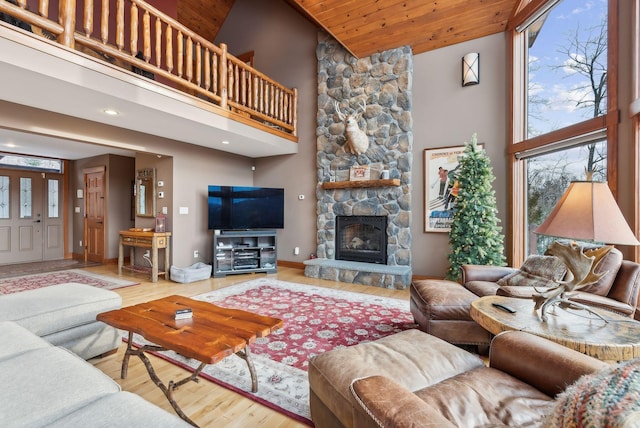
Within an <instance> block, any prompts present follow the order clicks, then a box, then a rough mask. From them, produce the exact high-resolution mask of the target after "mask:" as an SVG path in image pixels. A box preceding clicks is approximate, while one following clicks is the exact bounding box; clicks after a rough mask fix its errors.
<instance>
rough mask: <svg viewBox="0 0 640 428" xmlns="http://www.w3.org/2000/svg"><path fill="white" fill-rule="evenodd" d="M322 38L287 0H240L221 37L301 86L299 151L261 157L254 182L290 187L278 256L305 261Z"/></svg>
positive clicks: (311, 229)
mask: <svg viewBox="0 0 640 428" xmlns="http://www.w3.org/2000/svg"><path fill="white" fill-rule="evenodd" d="M316 38H317V30H316V28H315V27H314V26H313V25H311V23H310V22H309V21H308V20H306V19H305V18H303V17H302V16H301V15H300V14H299V13H297V12H296V11H294V10H293V9H292V8H291V7H290V6H288V5H287V4H286V3H285V2H284V1H282V0H261V1H259V2H258V1H252V0H237V1H236V2H235V4H234V6H233V9H232V10H231V12H230V14H229V16H228V17H227V20H226V21H225V23H224V26H223V27H222V29H221V31H220V33H219V34H218V37H217V39H216V42H215V43H216V44H219V43H226V44H227V46H228V48H229V51H230V52H231V53H232V54H236V55H239V54H242V53H244V52H248V51H254V54H255V56H254V67H255V68H257V69H258V70H260V71H261V72H263V73H265V74H266V75H267V76H269V77H271V78H273V79H275V80H276V81H278V82H280V83H281V84H283V85H285V86H288V87H290V88H297V89H298V141H299V142H298V146H299V147H298V153H297V154H295V155H286V156H274V157H269V158H260V159H255V160H254V161H253V165H255V167H256V170H255V173H254V179H253V182H254V185H256V186H264V187H284V188H285V218H284V223H285V228H284V229H283V230H280V231H278V260H287V261H293V262H300V263H301V262H302V261H303V260H306V259H308V258H309V254H311V253H315V251H316V200H315V186H316V182H317V180H316V177H315V171H316V161H315V154H316V137H315V130H316V121H315V117H316V110H317V108H316V99H317V90H316V80H317V72H316V58H315V49H316ZM300 195H302V196H303V197H304V199H302V200H301V199H299V198H298V197H299V196H300ZM295 247H299V248H300V254H299V255H297V256H296V255H294V254H293V249H294V248H295Z"/></svg>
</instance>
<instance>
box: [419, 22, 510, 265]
mask: <svg viewBox="0 0 640 428" xmlns="http://www.w3.org/2000/svg"><path fill="white" fill-rule="evenodd" d="M506 41H507V39H506V36H505V35H504V34H497V35H493V36H489V37H484V38H482V39H478V40H473V41H470V42H465V43H460V44H457V45H453V46H449V47H446V48H442V49H437V50H434V51H431V52H426V53H423V54H420V55H415V56H414V58H413V70H414V74H413V132H414V136H413V150H414V153H413V155H414V168H413V179H412V182H413V189H412V192H413V195H412V196H413V199H412V200H413V213H412V220H413V224H412V231H411V232H412V236H413V245H412V249H413V258H412V268H413V274H414V275H427V276H437V277H442V276H444V275H445V273H446V271H447V269H448V267H449V261H448V259H447V257H448V254H449V236H448V234H447V233H441V232H429V233H425V232H424V215H425V208H424V203H425V201H424V178H423V176H424V149H426V148H436V147H447V146H460V145H463V144H464V142H467V141H470V140H471V136H472V135H473V134H474V133H477V134H478V142H479V143H484V147H485V150H486V151H487V154H488V155H489V157H490V159H491V165H492V166H493V172H494V175H495V176H496V177H497V180H496V181H494V183H493V185H494V186H493V187H494V189H495V192H496V201H497V205H498V215H499V218H500V220H501V226H502V227H503V232H506V226H507V218H508V217H507V213H506V209H507V181H506V177H507V162H506V156H505V147H506V142H507V131H506V130H507V123H508V122H507V119H508V118H507V114H508V108H507V107H508V104H507V85H506V49H507V43H506ZM469 52H479V53H480V84H478V85H475V86H467V87H462V84H461V74H462V65H461V62H462V57H463V56H464V54H466V53H469Z"/></svg>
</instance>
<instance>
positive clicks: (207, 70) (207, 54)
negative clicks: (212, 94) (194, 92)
mask: <svg viewBox="0 0 640 428" xmlns="http://www.w3.org/2000/svg"><path fill="white" fill-rule="evenodd" d="M204 88H205V89H206V90H207V91H208V90H209V89H210V88H211V51H210V50H209V49H206V48H205V51H204Z"/></svg>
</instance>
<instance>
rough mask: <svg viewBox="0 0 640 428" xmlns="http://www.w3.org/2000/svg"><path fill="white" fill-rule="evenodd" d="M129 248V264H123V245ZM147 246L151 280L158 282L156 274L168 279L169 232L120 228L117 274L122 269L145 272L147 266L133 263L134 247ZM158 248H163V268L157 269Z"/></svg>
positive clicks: (120, 272)
mask: <svg viewBox="0 0 640 428" xmlns="http://www.w3.org/2000/svg"><path fill="white" fill-rule="evenodd" d="M125 245H126V246H128V247H130V249H129V265H128V266H124V247H125ZM136 247H138V248H149V249H150V250H151V282H158V275H164V277H165V278H166V279H169V253H170V252H171V232H162V233H160V232H144V231H142V232H141V231H132V230H121V231H120V244H119V246H118V275H120V274H122V269H123V268H124V269H128V270H131V271H134V272H147V271H148V270H149V268H143V267H141V266H136V265H135V263H134V262H135V249H136ZM158 249H164V270H163V271H158Z"/></svg>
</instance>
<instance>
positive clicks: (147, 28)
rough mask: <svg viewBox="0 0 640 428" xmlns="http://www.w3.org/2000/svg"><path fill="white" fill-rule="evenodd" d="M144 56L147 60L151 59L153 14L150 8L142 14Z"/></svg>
mask: <svg viewBox="0 0 640 428" xmlns="http://www.w3.org/2000/svg"><path fill="white" fill-rule="evenodd" d="M142 56H143V57H144V60H145V61H147V62H149V60H150V59H151V16H150V15H149V11H148V10H145V11H144V15H142Z"/></svg>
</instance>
